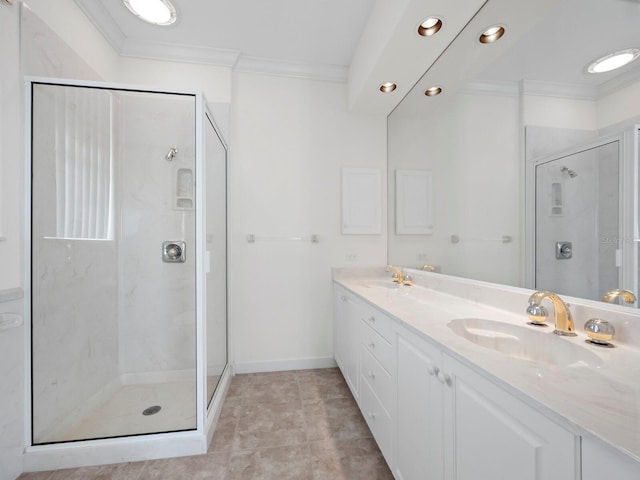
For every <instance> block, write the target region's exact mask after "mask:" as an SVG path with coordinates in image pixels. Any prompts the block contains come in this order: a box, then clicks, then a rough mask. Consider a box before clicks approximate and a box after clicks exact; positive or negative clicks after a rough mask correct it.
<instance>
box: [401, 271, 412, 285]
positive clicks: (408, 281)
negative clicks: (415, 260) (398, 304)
mask: <svg viewBox="0 0 640 480" xmlns="http://www.w3.org/2000/svg"><path fill="white" fill-rule="evenodd" d="M402 284H403V285H407V286H409V285H412V284H413V279H412V278H411V275H409V274H406V275H404V276H403V277H402Z"/></svg>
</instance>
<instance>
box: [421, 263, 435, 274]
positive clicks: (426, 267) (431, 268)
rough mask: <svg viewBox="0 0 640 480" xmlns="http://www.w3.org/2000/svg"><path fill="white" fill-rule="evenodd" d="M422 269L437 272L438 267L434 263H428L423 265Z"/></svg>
mask: <svg viewBox="0 0 640 480" xmlns="http://www.w3.org/2000/svg"><path fill="white" fill-rule="evenodd" d="M420 270H424V271H425V272H435V271H436V267H434V266H433V265H429V264H428V263H427V264H426V265H423V266H422V268H421V269H420Z"/></svg>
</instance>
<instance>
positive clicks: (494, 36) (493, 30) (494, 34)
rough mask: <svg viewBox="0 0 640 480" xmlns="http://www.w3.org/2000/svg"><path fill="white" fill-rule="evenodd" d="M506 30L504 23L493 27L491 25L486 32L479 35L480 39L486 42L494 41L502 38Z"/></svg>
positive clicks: (481, 41)
mask: <svg viewBox="0 0 640 480" xmlns="http://www.w3.org/2000/svg"><path fill="white" fill-rule="evenodd" d="M505 32H506V30H505V29H504V27H503V26H502V25H494V26H493V27H489V28H487V29H486V30H485V31H484V32H482V33H481V34H480V36H479V37H478V41H479V42H480V43H484V44H487V43H493V42H495V41H496V40H500V39H501V38H502V36H503V35H504V34H505Z"/></svg>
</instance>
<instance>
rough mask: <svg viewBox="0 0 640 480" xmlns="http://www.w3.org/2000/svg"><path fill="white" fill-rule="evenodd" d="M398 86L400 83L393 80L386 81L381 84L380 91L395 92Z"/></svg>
mask: <svg viewBox="0 0 640 480" xmlns="http://www.w3.org/2000/svg"><path fill="white" fill-rule="evenodd" d="M397 87H398V85H396V84H395V83H393V82H386V83H383V84H382V85H380V91H381V92H382V93H389V92H393V91H394V90H395V89H396V88H397Z"/></svg>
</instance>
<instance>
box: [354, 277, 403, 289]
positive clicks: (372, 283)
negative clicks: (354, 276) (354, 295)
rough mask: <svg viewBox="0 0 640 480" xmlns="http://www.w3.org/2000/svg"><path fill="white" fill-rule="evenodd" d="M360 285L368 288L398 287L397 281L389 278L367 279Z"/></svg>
mask: <svg viewBox="0 0 640 480" xmlns="http://www.w3.org/2000/svg"><path fill="white" fill-rule="evenodd" d="M362 286H364V287H368V288H383V289H386V290H393V289H396V288H399V287H400V284H399V283H395V282H393V281H392V280H391V279H389V280H368V281H366V282H362Z"/></svg>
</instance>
